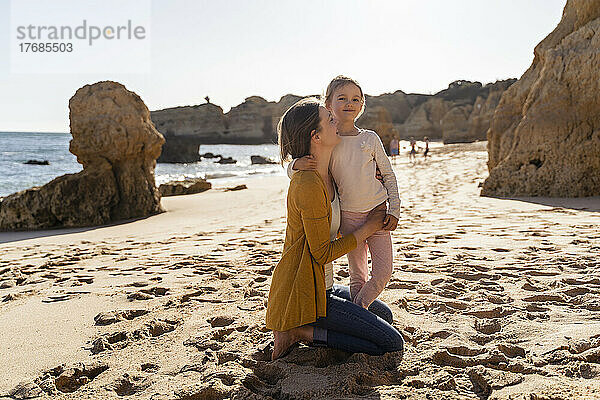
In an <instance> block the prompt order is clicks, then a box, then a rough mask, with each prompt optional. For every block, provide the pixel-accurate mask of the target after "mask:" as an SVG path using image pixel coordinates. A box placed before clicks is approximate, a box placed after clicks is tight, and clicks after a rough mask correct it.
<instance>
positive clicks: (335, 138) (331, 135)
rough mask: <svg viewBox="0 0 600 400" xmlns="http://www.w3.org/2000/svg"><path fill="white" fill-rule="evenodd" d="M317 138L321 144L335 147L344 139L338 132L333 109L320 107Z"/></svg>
mask: <svg viewBox="0 0 600 400" xmlns="http://www.w3.org/2000/svg"><path fill="white" fill-rule="evenodd" d="M315 138H318V139H319V143H320V144H321V145H324V146H327V147H334V146H335V145H336V144H338V143H339V142H340V140H342V139H341V138H340V136H339V135H338V134H337V120H336V119H335V118H334V117H333V114H332V113H331V111H329V110H328V109H326V108H325V107H323V106H320V107H319V130H318V131H317V132H316V136H315Z"/></svg>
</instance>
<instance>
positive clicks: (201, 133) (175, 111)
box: [151, 79, 516, 162]
mask: <svg viewBox="0 0 600 400" xmlns="http://www.w3.org/2000/svg"><path fill="white" fill-rule="evenodd" d="M515 81H516V80H515V79H508V80H505V81H498V82H495V83H490V84H488V85H485V86H482V84H481V83H479V82H470V81H464V80H460V81H455V82H452V83H450V85H449V86H448V88H447V89H444V90H442V91H441V92H439V93H437V94H435V95H424V94H406V93H404V92H402V91H401V90H397V91H396V92H394V93H384V94H382V95H379V96H369V95H366V96H365V97H366V104H367V106H366V109H365V113H364V114H363V115H362V116H361V118H360V119H359V120H358V124H359V126H361V127H363V128H367V129H373V130H375V131H376V132H377V133H378V134H379V136H380V137H381V139H382V141H383V143H384V145H385V146H386V149H387V148H388V145H389V141H390V140H391V138H392V137H394V136H396V137H398V138H400V139H407V138H409V137H415V138H417V139H422V138H423V137H425V136H429V138H431V139H443V140H444V142H445V143H456V142H473V141H475V140H485V139H486V131H487V129H488V127H489V121H490V120H491V117H492V115H493V113H494V109H495V107H496V105H497V104H498V101H499V99H500V95H501V94H502V92H503V91H504V90H506V88H507V87H509V86H510V85H511V84H512V83H513V82H515ZM299 99H301V97H300V96H295V95H291V94H288V95H285V96H283V97H282V98H281V99H280V100H279V101H278V102H269V101H266V100H265V99H263V98H262V97H258V96H252V97H248V98H247V99H246V100H245V101H244V102H243V103H242V104H240V105H238V106H236V107H233V108H232V109H231V110H230V111H229V112H227V113H223V110H222V109H221V108H220V107H219V106H216V105H214V104H210V103H206V104H202V105H197V106H186V107H176V108H169V109H165V110H159V111H153V112H152V113H151V115H152V120H153V121H154V123H155V125H156V127H157V129H158V130H159V131H161V132H162V133H163V134H164V135H165V138H166V140H167V142H166V144H165V146H163V153H162V154H161V156H160V158H159V160H158V161H159V162H195V161H198V160H199V157H198V148H199V145H200V144H208V143H233V144H259V143H276V142H277V134H276V132H277V123H278V122H279V118H280V117H281V115H283V113H284V112H285V110H287V109H288V108H289V107H290V106H291V105H292V104H294V103H295V102H296V101H298V100H299ZM455 107H460V108H459V109H457V110H453V108H455ZM450 111H452V113H451V114H450V115H448V117H447V118H446V119H445V123H446V125H444V124H443V122H442V121H443V120H444V117H446V114H448V113H449V112H450Z"/></svg>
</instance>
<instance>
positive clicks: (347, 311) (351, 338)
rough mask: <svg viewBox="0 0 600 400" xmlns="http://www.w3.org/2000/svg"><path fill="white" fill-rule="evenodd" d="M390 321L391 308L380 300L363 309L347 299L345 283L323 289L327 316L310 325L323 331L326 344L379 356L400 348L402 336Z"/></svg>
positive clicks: (402, 345)
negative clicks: (326, 289) (325, 293)
mask: <svg viewBox="0 0 600 400" xmlns="http://www.w3.org/2000/svg"><path fill="white" fill-rule="evenodd" d="M384 318H385V319H384ZM386 320H387V321H389V322H387V321H386ZM391 322H392V311H391V310H390V308H389V307H388V306H387V305H386V304H385V303H384V302H382V301H381V300H375V301H374V302H373V303H372V304H371V306H370V307H369V310H365V309H364V308H362V307H360V306H358V305H356V304H354V303H353V302H352V301H351V300H350V288H349V287H348V286H341V285H333V288H332V289H331V290H328V291H327V316H326V317H323V318H319V319H318V320H317V321H316V322H314V323H312V324H311V325H312V326H315V327H317V328H321V329H325V330H326V331H327V347H332V348H335V349H339V350H344V351H347V352H350V353H367V354H371V355H382V354H384V353H388V352H391V351H400V350H402V349H403V348H404V340H403V339H402V335H401V334H400V332H398V330H397V329H396V328H394V327H393V326H392V325H391Z"/></svg>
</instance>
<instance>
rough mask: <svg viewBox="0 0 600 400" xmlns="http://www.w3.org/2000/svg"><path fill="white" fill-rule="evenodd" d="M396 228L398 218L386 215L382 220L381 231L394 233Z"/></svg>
mask: <svg viewBox="0 0 600 400" xmlns="http://www.w3.org/2000/svg"><path fill="white" fill-rule="evenodd" d="M397 227H398V218H396V217H394V216H393V215H391V214H387V215H386V216H385V218H384V220H383V230H385V231H395V230H396V228H397Z"/></svg>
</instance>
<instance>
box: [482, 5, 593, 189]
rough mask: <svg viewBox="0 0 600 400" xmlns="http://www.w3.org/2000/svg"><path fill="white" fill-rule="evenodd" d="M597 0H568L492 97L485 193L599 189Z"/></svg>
mask: <svg viewBox="0 0 600 400" xmlns="http://www.w3.org/2000/svg"><path fill="white" fill-rule="evenodd" d="M598 65H600V0H569V1H567V4H566V5H565V8H564V10H563V15H562V19H561V21H560V23H559V24H558V26H557V27H556V28H555V29H554V31H552V32H551V33H550V34H549V35H548V36H547V37H546V38H545V39H544V40H542V41H541V42H540V43H539V44H538V45H537V46H536V47H535V50H534V60H533V63H532V64H531V66H530V67H529V69H528V70H527V71H526V72H525V73H524V74H523V76H522V77H521V79H519V80H518V82H516V83H515V84H514V85H512V86H511V87H510V88H509V89H508V90H506V91H505V92H504V93H503V94H502V96H501V99H500V103H499V104H498V106H497V108H496V112H495V114H494V117H493V119H492V121H491V125H490V129H489V131H488V134H487V135H488V156H489V159H488V169H489V171H490V175H489V177H488V178H487V179H486V181H485V182H484V185H483V190H482V195H486V196H560V197H562V196H565V197H581V196H596V195H600V97H599V96H598V93H599V91H600V69H599V68H598Z"/></svg>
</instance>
